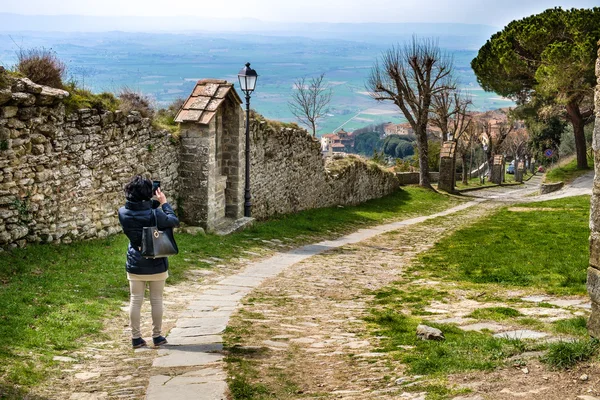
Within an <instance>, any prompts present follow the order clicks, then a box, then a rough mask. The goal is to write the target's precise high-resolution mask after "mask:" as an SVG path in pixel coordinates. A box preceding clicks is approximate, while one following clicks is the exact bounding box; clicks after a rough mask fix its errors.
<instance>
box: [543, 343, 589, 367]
mask: <svg viewBox="0 0 600 400" xmlns="http://www.w3.org/2000/svg"><path fill="white" fill-rule="evenodd" d="M599 348H600V342H599V341H598V340H597V339H588V338H586V339H582V340H576V341H573V342H557V343H551V344H550V345H548V353H547V354H546V355H545V356H544V357H542V361H543V362H545V363H546V364H548V365H549V366H551V367H553V368H556V369H566V368H570V367H572V366H574V365H575V364H577V363H578V362H581V361H587V360H589V359H591V358H592V357H594V356H596V355H597V354H598V349H599Z"/></svg>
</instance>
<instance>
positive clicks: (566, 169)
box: [544, 156, 594, 183]
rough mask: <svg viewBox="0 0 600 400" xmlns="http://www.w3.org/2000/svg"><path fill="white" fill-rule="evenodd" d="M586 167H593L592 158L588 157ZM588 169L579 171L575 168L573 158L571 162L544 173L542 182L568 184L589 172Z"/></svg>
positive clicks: (574, 159)
mask: <svg viewBox="0 0 600 400" xmlns="http://www.w3.org/2000/svg"><path fill="white" fill-rule="evenodd" d="M587 162H588V165H591V166H593V165H594V159H593V157H589V156H588V160H587ZM590 170H591V169H590V168H584V169H579V168H577V158H573V159H572V160H571V161H569V162H567V163H566V164H563V165H558V166H556V167H554V168H552V169H551V170H548V171H547V172H546V176H545V178H544V182H546V183H553V182H565V183H569V182H572V181H574V180H575V179H576V178H578V177H580V176H581V175H584V174H586V173H587V172H589V171H590Z"/></svg>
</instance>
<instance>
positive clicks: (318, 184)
mask: <svg viewBox="0 0 600 400" xmlns="http://www.w3.org/2000/svg"><path fill="white" fill-rule="evenodd" d="M250 130H251V152H252V156H251V167H250V171H251V178H250V182H251V190H252V216H253V217H255V218H258V219H265V218H267V217H269V216H272V215H277V214H287V213H293V212H297V211H300V210H306V209H310V208H320V207H329V206H334V205H353V204H359V203H362V202H364V201H367V200H370V199H374V198H379V197H382V196H385V195H387V194H389V193H391V192H393V191H394V190H396V189H397V188H398V186H399V182H398V180H397V178H396V177H395V176H394V174H393V173H391V172H388V171H384V170H382V169H381V168H379V167H378V166H377V165H375V164H373V163H368V162H365V161H364V160H362V159H360V158H358V157H347V158H344V159H340V160H332V161H331V162H328V163H327V165H326V163H325V161H324V159H323V157H322V155H321V145H320V142H319V141H317V140H315V139H313V138H312V137H311V136H310V135H309V134H308V133H307V132H306V131H305V130H304V129H300V128H296V127H284V126H277V124H272V123H270V122H267V121H264V120H262V119H261V118H253V119H251V128H250Z"/></svg>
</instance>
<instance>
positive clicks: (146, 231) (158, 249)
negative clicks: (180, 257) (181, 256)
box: [142, 209, 179, 258]
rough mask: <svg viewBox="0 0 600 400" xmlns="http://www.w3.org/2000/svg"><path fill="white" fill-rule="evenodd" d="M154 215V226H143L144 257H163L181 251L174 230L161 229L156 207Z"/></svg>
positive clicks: (153, 210) (153, 211)
mask: <svg viewBox="0 0 600 400" xmlns="http://www.w3.org/2000/svg"><path fill="white" fill-rule="evenodd" d="M152 216H153V217H154V226H147V227H144V228H142V257H145V258H162V257H168V256H174V255H175V254H177V253H179V249H178V248H177V243H175V238H174V237H173V234H172V232H173V231H172V230H169V231H159V230H158V223H157V220H156V210H155V209H152ZM169 233H170V234H169Z"/></svg>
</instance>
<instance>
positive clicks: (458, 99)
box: [429, 78, 473, 142]
mask: <svg viewBox="0 0 600 400" xmlns="http://www.w3.org/2000/svg"><path fill="white" fill-rule="evenodd" d="M456 87H457V84H456V82H454V81H453V80H452V78H448V79H447V80H446V81H445V82H444V89H443V90H441V91H439V92H438V93H436V94H435V95H434V96H433V97H432V99H431V102H432V104H431V114H430V116H429V123H430V124H431V125H433V126H435V127H437V128H438V129H439V130H440V131H441V132H442V141H443V142H445V141H446V140H450V137H452V138H453V139H454V140H458V138H459V137H460V136H461V135H462V134H463V133H464V132H465V131H466V130H467V129H468V127H469V125H470V124H471V118H469V117H468V114H467V113H468V110H469V107H470V106H471V105H472V104H473V102H472V100H471V97H470V96H469V95H468V94H466V93H465V92H462V91H461V90H459V89H456Z"/></svg>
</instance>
